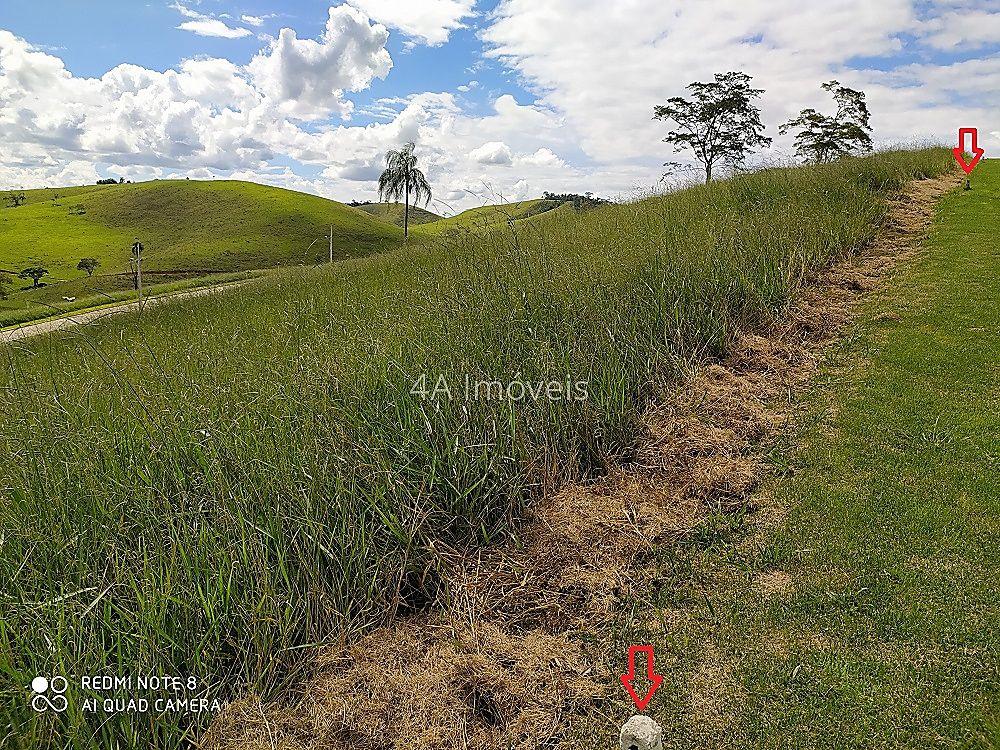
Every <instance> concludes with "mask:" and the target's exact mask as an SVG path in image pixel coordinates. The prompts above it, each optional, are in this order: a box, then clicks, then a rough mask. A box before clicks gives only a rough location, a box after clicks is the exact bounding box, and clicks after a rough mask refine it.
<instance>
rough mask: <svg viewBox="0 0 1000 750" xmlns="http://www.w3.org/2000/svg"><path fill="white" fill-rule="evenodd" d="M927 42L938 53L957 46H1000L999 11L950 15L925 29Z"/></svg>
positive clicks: (964, 11)
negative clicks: (999, 44)
mask: <svg viewBox="0 0 1000 750" xmlns="http://www.w3.org/2000/svg"><path fill="white" fill-rule="evenodd" d="M922 30H923V32H924V34H925V35H926V37H925V40H926V42H927V43H928V44H930V45H931V46H933V47H936V48H937V49H941V50H950V49H953V48H954V47H956V46H957V45H970V46H973V47H978V46H981V45H986V44H997V43H998V42H1000V10H994V11H989V10H963V11H957V10H953V11H949V12H947V13H942V14H941V15H940V16H937V17H936V18H932V19H930V20H929V21H927V22H926V23H925V24H924V25H923V29H922Z"/></svg>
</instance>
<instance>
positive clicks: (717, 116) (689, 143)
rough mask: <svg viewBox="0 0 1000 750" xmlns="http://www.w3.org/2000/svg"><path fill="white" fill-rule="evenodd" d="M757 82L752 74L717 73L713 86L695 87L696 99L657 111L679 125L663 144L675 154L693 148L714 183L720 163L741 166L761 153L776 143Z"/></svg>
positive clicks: (677, 101) (672, 101)
mask: <svg viewBox="0 0 1000 750" xmlns="http://www.w3.org/2000/svg"><path fill="white" fill-rule="evenodd" d="M751 80H753V79H752V77H751V76H749V75H747V74H746V73H737V72H733V71H730V72H728V73H716V74H715V80H713V81H710V82H709V83H701V82H698V81H695V82H694V83H689V84H688V85H687V86H686V87H685V88H687V90H688V91H689V92H690V98H688V99H685V98H684V97H680V96H675V97H672V98H670V99H668V100H667V103H666V104H659V105H657V106H655V107H653V119H654V120H672V121H673V122H674V123H675V124H676V127H675V128H674V129H673V130H671V131H670V132H669V133H667V136H666V138H664V139H663V142H664V143H669V144H671V145H673V147H674V151H683V150H685V149H691V151H692V152H693V153H694V157H695V159H697V160H698V161H699V162H701V164H702V166H703V167H704V168H705V182H711V181H712V170H713V168H714V167H715V165H716V164H719V163H723V164H728V165H730V166H740V165H742V164H743V163H744V162H745V161H746V158H747V156H748V155H749V154H750V152H751V151H753V150H754V149H755V148H758V147H760V146H768V145H770V143H771V139H770V138H768V137H767V136H765V135H764V125H763V124H762V123H761V121H760V110H759V109H758V108H757V107H756V106H755V104H754V100H755V99H757V98H758V97H760V95H761V94H762V93H764V92H763V89H755V88H753V87H751V86H750V81H751Z"/></svg>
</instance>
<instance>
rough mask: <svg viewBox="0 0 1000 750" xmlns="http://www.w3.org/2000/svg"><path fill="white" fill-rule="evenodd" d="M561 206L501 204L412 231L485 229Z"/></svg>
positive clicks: (433, 232) (533, 202) (541, 201)
mask: <svg viewBox="0 0 1000 750" xmlns="http://www.w3.org/2000/svg"><path fill="white" fill-rule="evenodd" d="M561 205H563V204H562V202H561V201H550V200H545V199H543V198H535V199H533V200H527V201H518V202H516V203H502V204H499V205H495V206H478V207H477V208H470V209H469V210H468V211H463V212H462V213H460V214H456V215H455V216H449V217H448V218H445V219H440V220H439V221H435V222H431V223H428V224H421V225H420V226H418V227H416V228H415V230H414V231H415V233H416V234H423V235H436V234H439V233H441V232H447V231H449V230H471V229H487V228H490V227H495V226H501V225H503V224H506V223H507V222H508V221H520V220H522V219H530V218H531V217H533V216H538V215H539V214H543V213H546V212H547V211H551V210H553V209H556V208H559V207H560V206H561Z"/></svg>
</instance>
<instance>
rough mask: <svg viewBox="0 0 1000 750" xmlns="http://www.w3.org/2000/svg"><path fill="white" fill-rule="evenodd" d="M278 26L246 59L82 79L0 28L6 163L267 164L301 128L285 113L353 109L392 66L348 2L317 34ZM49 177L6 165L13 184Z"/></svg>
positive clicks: (379, 35)
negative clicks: (347, 93)
mask: <svg viewBox="0 0 1000 750" xmlns="http://www.w3.org/2000/svg"><path fill="white" fill-rule="evenodd" d="M178 7H180V8H183V11H182V12H183V13H185V14H187V15H191V14H194V13H195V11H191V10H189V9H187V8H186V7H184V6H178ZM285 31H286V33H283V34H282V37H281V38H279V39H278V40H276V41H275V42H274V44H273V45H271V46H270V47H268V48H267V49H265V50H262V51H261V52H260V53H259V54H258V55H257V56H255V57H254V58H253V60H252V61H251V63H250V64H249V65H248V66H246V67H242V66H238V65H236V64H234V63H233V62H231V61H229V60H224V59H216V58H199V59H194V60H186V61H184V62H182V63H181V65H180V66H179V69H176V70H166V71H164V72H159V71H154V70H148V69H146V68H142V67H140V66H136V65H130V64H123V65H119V66H117V67H115V68H113V69H112V70H109V71H108V72H107V73H105V74H104V75H103V76H101V77H100V78H80V77H76V76H73V75H72V74H71V73H70V72H69V71H68V70H67V69H66V67H65V65H64V64H63V62H62V60H60V59H59V58H58V57H55V56H53V55H50V54H48V53H46V52H43V51H41V50H39V49H37V48H35V47H33V46H32V45H31V44H29V43H28V42H27V41H25V40H23V39H20V38H18V37H16V36H14V35H13V34H11V33H10V32H8V31H2V30H0V98H2V99H3V101H4V107H3V108H0V139H2V140H3V142H4V143H5V144H7V150H6V151H5V153H4V154H3V163H4V164H5V165H12V164H15V163H18V162H23V163H25V164H29V163H32V162H33V161H37V160H38V159H39V158H42V157H41V156H40V154H42V153H44V154H45V157H44V158H45V159H48V160H57V161H60V162H61V163H64V164H66V163H75V162H78V161H81V160H84V161H90V162H96V161H100V162H101V163H103V164H105V165H119V166H136V165H139V166H151V167H152V166H155V167H158V168H176V169H181V168H186V169H194V168H212V169H216V170H227V169H230V170H231V169H240V168H250V167H254V168H262V167H263V166H264V165H265V163H266V162H267V161H268V160H270V159H272V158H274V156H275V154H276V152H280V151H281V150H283V149H285V148H286V144H285V142H291V143H294V142H295V141H296V139H297V138H299V137H301V136H302V135H303V134H302V131H300V130H299V129H298V128H297V127H296V126H295V125H293V124H292V123H291V122H290V121H289V120H288V118H289V117H295V118H298V119H303V118H306V119H309V118H317V117H325V116H327V115H329V114H331V113H337V114H345V113H347V112H349V111H350V103H349V102H347V101H346V100H344V98H343V92H344V90H352V91H356V90H360V89H362V88H364V87H366V86H367V85H369V83H370V82H371V80H372V78H373V77H374V76H376V75H379V76H384V75H385V73H386V72H388V69H389V67H390V66H391V64H392V61H391V60H390V58H389V55H388V53H387V52H386V51H385V48H384V44H385V40H386V38H387V35H388V33H387V32H386V30H385V28H384V27H382V26H379V25H372V24H370V23H369V21H368V19H367V18H366V17H365V16H364V14H362V13H361V12H360V11H358V10H356V9H354V8H350V7H343V8H334V9H331V11H330V16H329V21H328V23H327V25H326V29H325V31H324V34H323V36H322V37H321V39H320V40H319V41H313V40H308V39H298V38H297V37H296V36H295V34H294V32H291V31H290V30H285ZM51 173H53V172H52V170H51V169H49V170H42V171H41V172H39V171H37V170H36V171H35V172H26V171H25V170H24V169H23V168H20V167H19V168H18V169H17V170H13V169H7V170H5V171H4V175H6V180H10V181H12V182H13V183H16V184H23V183H25V182H27V181H30V182H33V183H36V184H37V183H38V182H40V181H44V180H47V179H48V178H49V175H50V174H51ZM6 180H5V181H6Z"/></svg>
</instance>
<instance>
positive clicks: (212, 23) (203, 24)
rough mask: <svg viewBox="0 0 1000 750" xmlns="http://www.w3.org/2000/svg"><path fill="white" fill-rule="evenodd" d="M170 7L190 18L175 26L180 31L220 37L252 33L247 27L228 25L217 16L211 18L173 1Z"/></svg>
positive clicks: (238, 37) (233, 36)
mask: <svg viewBox="0 0 1000 750" xmlns="http://www.w3.org/2000/svg"><path fill="white" fill-rule="evenodd" d="M170 7H171V8H173V9H174V10H176V11H177V12H178V13H180V14H181V15H182V16H184V18H189V19H191V20H189V21H184V22H182V23H181V24H180V25H179V26H178V27H177V28H178V29H180V30H181V31H190V32H192V33H194V34H197V35H198V36H215V37H221V38H222V39H241V38H243V37H245V36H250V35H251V34H252V33H253V32H251V31H250V30H249V29H244V28H240V27H235V28H234V27H232V26H229V25H228V24H226V23H225V22H224V21H220V20H219V19H218V18H213V17H212V16H208V15H205V14H204V13H199V12H198V11H196V10H192V9H191V8H188V7H187V6H186V5H183V4H181V3H174V4H173V5H171V6H170ZM222 17H223V18H228V17H229V16H227V15H225V14H223V16H222Z"/></svg>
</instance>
